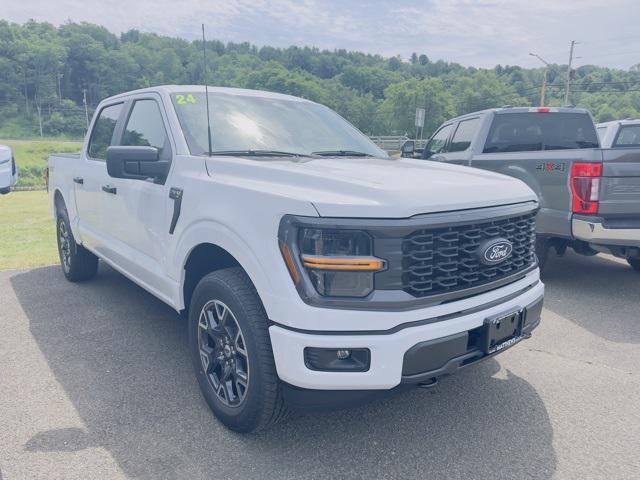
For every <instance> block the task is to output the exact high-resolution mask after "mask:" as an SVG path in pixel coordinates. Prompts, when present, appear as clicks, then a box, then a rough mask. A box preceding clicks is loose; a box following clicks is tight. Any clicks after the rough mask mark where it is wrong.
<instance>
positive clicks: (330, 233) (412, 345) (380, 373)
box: [49, 86, 544, 432]
mask: <svg viewBox="0 0 640 480" xmlns="http://www.w3.org/2000/svg"><path fill="white" fill-rule="evenodd" d="M208 92H209V93H208V96H206V95H205V89H204V87H198V86H193V87H191V86H163V87H154V88H149V89H145V90H138V91H134V92H129V93H125V94H122V95H117V96H115V97H112V98H108V99H106V100H104V101H102V102H101V103H100V105H99V106H98V108H97V110H96V114H95V115H94V118H93V121H92V124H91V126H90V129H89V132H90V133H88V134H87V137H86V139H85V144H84V147H83V150H82V153H81V154H80V155H52V156H51V157H50V159H49V192H50V200H51V207H52V210H53V212H54V215H55V219H56V222H57V237H58V245H59V251H60V259H61V263H62V269H63V271H64V274H65V276H66V277H67V278H68V279H69V280H71V281H81V280H87V279H89V278H91V277H92V276H94V275H95V274H96V271H97V266H98V259H101V260H102V261H104V262H105V263H107V264H109V265H111V266H112V267H113V268H115V269H116V270H118V271H120V272H121V273H122V274H124V275H125V276H127V277H128V278H130V279H131V280H133V281H134V282H136V283H137V284H139V285H141V286H142V287H143V288H145V289H146V290H148V291H149V292H150V293H152V294H153V295H155V296H156V297H158V298H159V299H161V300H162V301H164V302H166V303H167V304H169V305H170V306H172V307H173V308H174V309H175V310H176V311H177V312H184V313H185V314H186V316H187V317H188V329H189V341H190V348H191V352H192V360H193V364H194V368H195V373H196V377H197V379H198V382H199V384H200V387H201V389H202V392H203V394H204V397H205V398H206V400H207V402H208V404H209V406H210V407H211V409H212V410H213V412H214V413H215V414H216V416H217V417H218V418H219V419H220V420H221V421H222V422H223V423H224V424H225V425H227V426H228V427H230V428H232V429H234V430H236V431H242V432H248V431H253V430H256V429H260V428H264V427H266V426H267V425H269V424H271V423H273V422H274V421H276V420H278V419H279V418H280V417H281V416H282V414H283V412H285V410H286V407H287V406H291V405H293V406H298V407H301V406H306V407H335V406H344V405H347V404H351V403H354V402H356V403H357V402H360V401H364V400H366V399H368V398H370V397H374V396H376V395H379V394H383V393H386V392H391V391H396V390H399V389H402V388H407V387H410V386H431V385H434V384H435V383H436V382H437V380H438V378H440V377H442V376H444V375H448V374H451V373H454V372H455V371H457V370H458V369H460V368H464V367H466V366H468V365H471V364H473V363H475V362H477V361H479V360H482V359H483V358H487V357H489V356H491V355H494V354H496V353H499V352H501V351H503V350H505V349H506V348H508V347H510V346H512V345H514V344H515V343H518V342H519V341H520V340H522V339H524V338H528V337H529V336H530V335H531V331H532V330H533V329H534V328H535V327H536V326H537V325H538V324H539V321H540V313H541V309H542V299H543V292H544V286H543V284H542V282H541V281H540V278H539V270H538V265H537V261H536V257H535V253H534V241H535V215H536V212H537V210H538V203H537V199H536V196H535V194H534V193H533V191H532V190H530V189H529V188H528V187H527V186H526V185H525V184H524V183H522V182H521V181H519V180H516V179H513V178H510V177H507V176H503V175H499V174H496V173H492V172H486V171H481V170H475V169H470V168H466V167H460V166H455V165H442V164H436V163H432V162H424V161H421V160H414V159H406V158H389V157H388V156H387V155H386V154H385V153H384V152H383V151H381V150H380V149H378V148H377V147H376V146H375V145H374V144H373V143H372V142H371V141H370V140H369V139H368V138H367V137H365V136H364V135H362V134H361V133H360V132H359V131H358V130H357V129H355V128H354V127H353V126H352V125H350V124H349V123H348V122H346V121H345V120H344V119H342V118H341V117H340V116H338V115H337V114H336V113H334V112H333V111H331V110H329V109H328V108H326V107H324V106H322V105H319V104H317V103H314V102H310V101H307V100H303V99H300V98H296V97H291V96H287V95H281V94H274V93H267V92H258V91H250V90H239V89H229V88H210V89H209V90H208ZM208 111H210V114H209V117H207V112H208ZM207 118H209V120H210V122H207ZM208 123H210V127H208V125H207V124H208Z"/></svg>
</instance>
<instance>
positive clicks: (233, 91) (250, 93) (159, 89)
mask: <svg viewBox="0 0 640 480" xmlns="http://www.w3.org/2000/svg"><path fill="white" fill-rule="evenodd" d="M207 88H208V90H209V93H224V94H227V95H240V96H244V97H261V98H278V99H280V100H290V101H297V102H310V103H313V102H311V101H310V100H306V99H304V98H300V97H294V96H293V95H285V94H284V93H274V92H266V91H263V90H250V89H247V88H231V87H216V86H207ZM204 91H205V87H204V85H158V86H156V87H148V88H141V89H138V90H132V91H129V92H123V93H119V94H118V95H113V96H111V97H108V98H105V99H104V100H103V101H105V100H114V99H119V98H125V97H128V96H130V95H137V94H140V93H159V94H163V93H164V94H167V95H171V94H172V93H181V92H191V93H194V92H195V93H204Z"/></svg>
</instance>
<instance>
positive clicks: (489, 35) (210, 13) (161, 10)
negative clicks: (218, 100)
mask: <svg viewBox="0 0 640 480" xmlns="http://www.w3.org/2000/svg"><path fill="white" fill-rule="evenodd" d="M0 18H1V19H4V20H8V21H11V22H18V23H22V22H25V21H26V20H28V19H31V18H32V19H35V20H38V21H47V22H50V23H53V24H55V25H60V24H61V23H64V22H66V21H68V20H72V21H75V22H79V21H87V22H91V23H96V24H99V25H103V26H105V27H107V28H108V29H109V30H111V31H112V32H115V33H120V32H124V31H127V30H129V29H132V28H135V29H138V30H141V31H146V32H156V33H158V34H163V35H169V36H178V37H182V38H186V39H189V40H192V39H195V38H197V37H198V36H199V35H200V28H201V27H200V25H201V24H202V23H204V24H205V26H206V29H207V37H208V38H209V39H212V40H213V39H217V40H222V41H225V42H228V41H231V42H250V43H253V44H256V45H258V46H262V45H271V46H276V47H287V46H290V45H298V46H315V47H319V48H321V49H329V50H333V49H336V48H343V49H347V50H357V51H363V52H367V53H378V54H381V55H384V56H386V57H389V56H393V55H400V56H401V57H402V58H403V59H408V58H409V57H410V55H411V53H412V52H417V53H418V54H421V53H425V54H426V55H427V56H428V57H429V58H430V59H431V60H434V61H435V60H438V59H442V60H445V61H450V62H458V63H461V64H463V65H466V66H475V67H493V66H495V65H497V64H502V65H521V66H524V67H535V66H539V65H541V63H540V61H539V60H537V59H536V58H534V57H532V56H530V55H529V53H530V52H534V53H536V54H538V55H540V56H541V57H542V58H544V59H545V60H546V61H547V62H549V63H560V64H566V63H567V60H568V56H569V44H570V42H571V40H576V41H577V42H579V43H578V44H577V45H576V52H575V55H576V57H578V58H576V60H575V63H574V65H576V66H579V65H584V64H595V65H601V66H607V67H614V68H625V69H626V68H629V67H630V66H632V65H636V64H639V63H640V28H638V20H639V19H640V0H607V1H603V0H579V1H576V0H533V1H532V0H476V1H473V0H396V1H393V0H387V1H381V0H370V1H364V0H181V1H175V0H128V1H122V0H111V1H110V0H0Z"/></svg>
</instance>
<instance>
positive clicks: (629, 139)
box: [614, 125, 640, 147]
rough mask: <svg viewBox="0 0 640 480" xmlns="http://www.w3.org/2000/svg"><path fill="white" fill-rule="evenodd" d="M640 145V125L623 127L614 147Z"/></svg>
mask: <svg viewBox="0 0 640 480" xmlns="http://www.w3.org/2000/svg"><path fill="white" fill-rule="evenodd" d="M638 145H640V125H628V126H624V127H621V128H620V132H619V133H618V138H616V143H615V145H614V147H637V146H638Z"/></svg>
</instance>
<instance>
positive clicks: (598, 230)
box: [571, 218, 640, 247]
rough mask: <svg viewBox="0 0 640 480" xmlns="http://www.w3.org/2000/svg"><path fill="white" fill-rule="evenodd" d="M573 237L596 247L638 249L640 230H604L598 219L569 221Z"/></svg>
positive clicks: (639, 245)
mask: <svg viewBox="0 0 640 480" xmlns="http://www.w3.org/2000/svg"><path fill="white" fill-rule="evenodd" d="M571 230H572V232H573V237H574V238H577V239H578V240H583V241H585V242H588V243H593V244H596V245H619V246H625V247H640V228H606V227H605V226H604V224H603V223H602V221H601V220H600V219H594V220H584V219H578V218H574V219H573V220H572V221H571Z"/></svg>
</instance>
